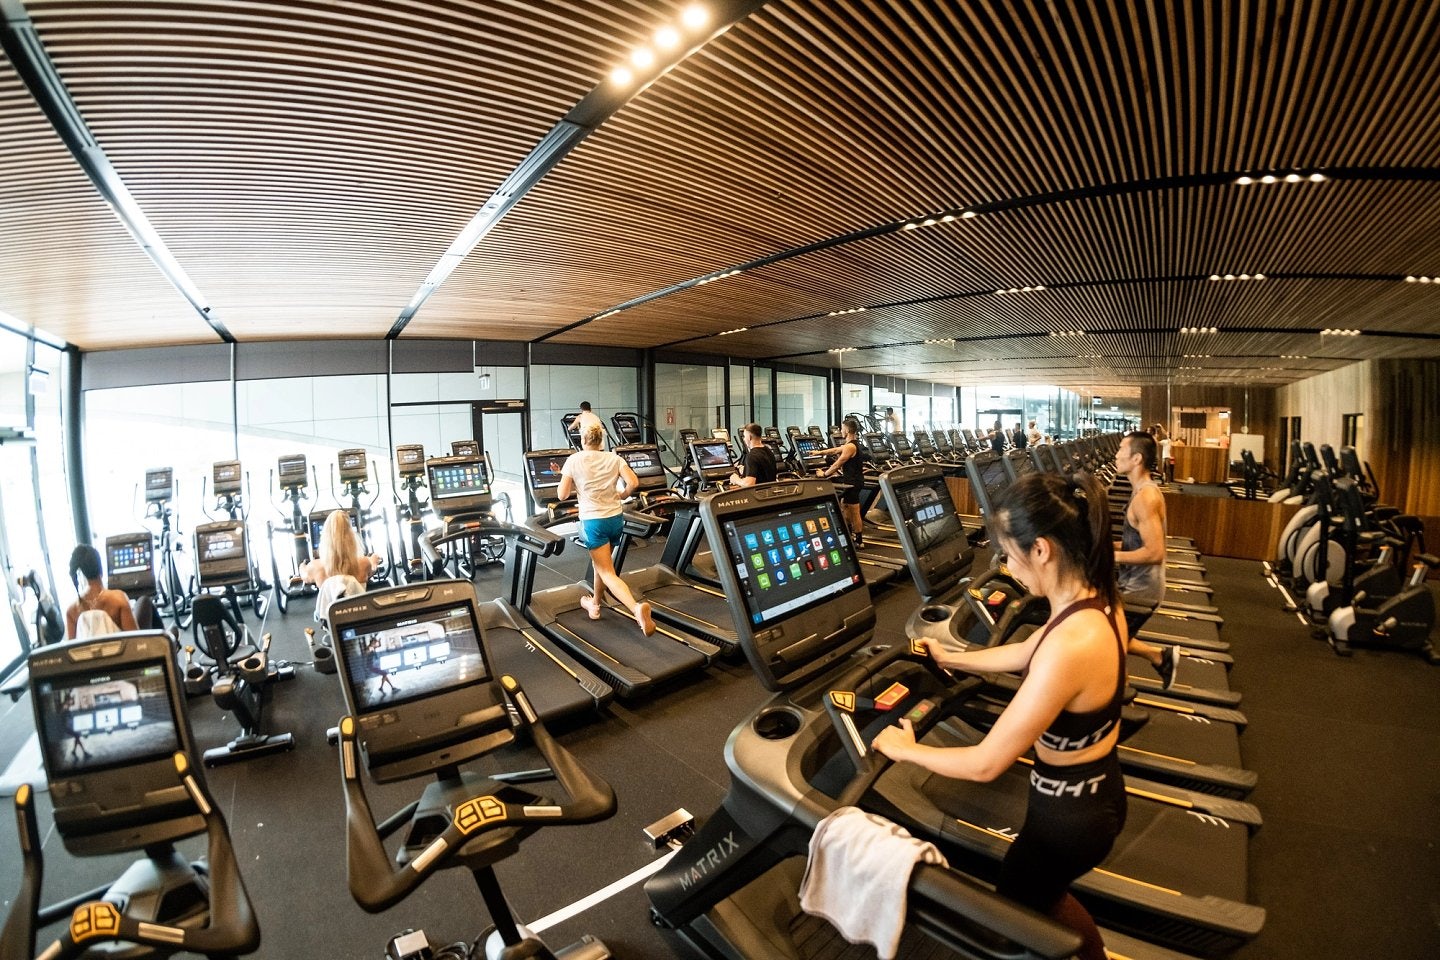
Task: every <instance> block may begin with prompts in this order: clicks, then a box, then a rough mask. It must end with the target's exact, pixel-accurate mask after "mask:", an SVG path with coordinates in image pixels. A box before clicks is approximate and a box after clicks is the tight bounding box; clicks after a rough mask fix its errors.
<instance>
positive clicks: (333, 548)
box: [300, 510, 380, 587]
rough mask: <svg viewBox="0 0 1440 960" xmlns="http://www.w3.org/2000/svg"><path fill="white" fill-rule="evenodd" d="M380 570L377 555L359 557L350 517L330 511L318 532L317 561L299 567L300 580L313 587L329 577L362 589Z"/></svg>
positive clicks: (338, 511)
mask: <svg viewBox="0 0 1440 960" xmlns="http://www.w3.org/2000/svg"><path fill="white" fill-rule="evenodd" d="M379 568H380V557H379V555H378V554H374V553H372V554H369V555H368V556H362V555H361V553H360V540H359V538H357V537H356V536H355V528H354V527H352V526H351V525H350V514H348V513H346V512H345V511H344V510H334V511H332V512H331V514H330V516H328V517H326V518H325V526H324V528H323V529H322V530H321V531H320V557H319V559H316V560H307V561H306V562H305V563H303V564H301V565H300V579H302V580H304V581H305V582H306V583H313V584H315V585H316V586H317V587H318V586H319V585H320V584H322V583H324V582H325V581H326V580H328V579H330V578H331V577H344V576H350V577H354V578H355V579H356V580H358V581H360V583H361V584H362V585H363V584H364V583H365V582H366V581H367V580H369V579H370V577H371V576H373V575H374V573H375V571H376V570H378V569H379Z"/></svg>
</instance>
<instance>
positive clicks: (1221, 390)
mask: <svg viewBox="0 0 1440 960" xmlns="http://www.w3.org/2000/svg"><path fill="white" fill-rule="evenodd" d="M1302 382H1308V381H1302ZM1282 389H1283V388H1282ZM1276 393H1277V390H1276V388H1274V387H1247V386H1245V384H1244V383H1239V384H1236V385H1234V386H1202V385H1198V384H1180V385H1176V386H1171V387H1166V386H1164V385H1163V384H1161V385H1156V386H1149V387H1141V388H1140V422H1141V423H1143V424H1145V425H1146V426H1149V425H1150V424H1154V423H1159V424H1162V425H1164V426H1165V428H1166V429H1167V430H1169V431H1170V432H1171V434H1172V435H1173V434H1174V433H1175V425H1174V423H1172V420H1171V415H1170V414H1171V410H1172V409H1175V408H1180V407H1229V408H1230V411H1231V412H1230V417H1231V420H1230V424H1231V429H1232V430H1233V431H1234V432H1236V433H1241V432H1245V431H1243V430H1242V428H1243V427H1246V426H1248V427H1249V431H1248V432H1250V433H1259V434H1264V436H1265V459H1266V460H1267V461H1268V462H1270V463H1271V465H1272V466H1273V465H1274V464H1275V463H1276V461H1277V458H1278V455H1279V453H1280V434H1279V427H1278V424H1277V421H1276V419H1275V404H1276Z"/></svg>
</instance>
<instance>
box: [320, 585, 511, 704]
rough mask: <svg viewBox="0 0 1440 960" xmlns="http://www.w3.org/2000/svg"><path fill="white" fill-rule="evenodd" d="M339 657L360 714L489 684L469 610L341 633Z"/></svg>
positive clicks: (404, 617) (413, 615)
mask: <svg viewBox="0 0 1440 960" xmlns="http://www.w3.org/2000/svg"><path fill="white" fill-rule="evenodd" d="M340 652H341V655H342V656H343V657H345V666H346V670H345V674H346V677H347V678H348V680H349V683H350V692H351V694H352V696H353V698H354V702H355V706H356V709H357V710H359V711H360V712H362V713H364V712H369V711H371V710H375V709H378V708H381V707H388V706H390V705H391V704H395V703H402V702H405V701H408V700H415V699H418V698H420V697H426V696H430V695H432V694H435V693H437V692H440V691H443V690H449V689H451V688H455V687H462V686H466V685H468V684H472V683H478V682H482V681H485V680H489V679H490V674H489V672H488V671H487V669H486V665H485V657H484V655H483V654H482V653H481V651H480V634H479V631H478V630H477V629H476V627H475V620H474V618H473V617H472V616H471V614H470V607H469V605H467V604H460V605H457V606H453V607H448V608H445V609H442V610H424V611H419V612H415V611H411V612H409V613H407V614H400V615H398V617H397V618H394V619H388V620H372V621H370V622H368V623H362V624H357V625H355V626H350V627H342V628H341V630H340Z"/></svg>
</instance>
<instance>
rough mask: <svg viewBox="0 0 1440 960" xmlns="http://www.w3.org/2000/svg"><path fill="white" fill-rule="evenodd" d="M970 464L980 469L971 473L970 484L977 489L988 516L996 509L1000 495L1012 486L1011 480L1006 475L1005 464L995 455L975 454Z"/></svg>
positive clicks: (976, 491)
mask: <svg viewBox="0 0 1440 960" xmlns="http://www.w3.org/2000/svg"><path fill="white" fill-rule="evenodd" d="M991 457H994V459H991ZM970 463H971V465H972V466H974V467H978V468H979V469H978V470H973V471H972V472H971V474H970V484H971V486H972V487H974V488H976V489H975V493H976V495H977V496H978V498H979V500H980V505H981V507H982V509H983V511H984V512H985V513H987V514H988V513H989V512H990V511H991V510H992V509H994V505H995V501H996V500H997V499H999V497H1000V494H1002V493H1004V492H1005V489H1006V488H1007V487H1008V486H1010V478H1009V476H1007V475H1006V473H1005V462H1004V461H1003V460H1002V459H1001V458H1000V457H998V456H995V455H994V454H975V455H974V456H972V457H971V459H970Z"/></svg>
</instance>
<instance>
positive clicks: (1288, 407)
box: [1273, 362, 1387, 460]
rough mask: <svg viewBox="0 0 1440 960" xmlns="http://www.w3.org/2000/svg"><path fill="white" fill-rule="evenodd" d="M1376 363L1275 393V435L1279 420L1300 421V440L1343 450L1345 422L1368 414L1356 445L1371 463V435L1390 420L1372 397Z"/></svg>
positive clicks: (1317, 377)
mask: <svg viewBox="0 0 1440 960" xmlns="http://www.w3.org/2000/svg"><path fill="white" fill-rule="evenodd" d="M1373 366H1374V364H1373V362H1364V363H1352V364H1350V365H1349V366H1348V367H1341V368H1340V369H1338V370H1332V371H1330V372H1329V373H1322V374H1320V375H1319V376H1315V377H1311V378H1310V379H1308V380H1301V381H1300V382H1299V383H1293V384H1290V385H1289V386H1286V387H1280V388H1279V389H1277V390H1276V391H1275V394H1276V405H1275V421H1274V424H1275V425H1274V427H1273V429H1274V431H1275V433H1276V435H1277V436H1278V435H1279V432H1280V421H1279V418H1280V417H1299V418H1300V439H1302V440H1312V441H1314V443H1315V445H1316V446H1317V447H1318V446H1319V445H1320V444H1322V443H1328V444H1331V445H1332V446H1334V447H1335V449H1336V450H1337V451H1338V450H1339V449H1340V439H1341V437H1342V436H1343V434H1342V419H1343V417H1344V416H1345V415H1346V414H1350V413H1363V414H1365V425H1364V429H1363V430H1362V431H1361V433H1360V436H1359V438H1358V442H1357V443H1356V445H1355V452H1356V453H1358V454H1359V455H1360V459H1361V460H1368V459H1371V458H1372V456H1373V454H1372V452H1371V450H1370V446H1369V434H1371V433H1372V432H1373V431H1374V430H1375V428H1376V426H1377V423H1378V421H1379V420H1380V419H1383V418H1385V417H1386V416H1387V411H1386V410H1385V409H1384V407H1377V406H1375V404H1374V403H1373V402H1372V398H1371V395H1370V378H1371V372H1372V368H1373Z"/></svg>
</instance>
